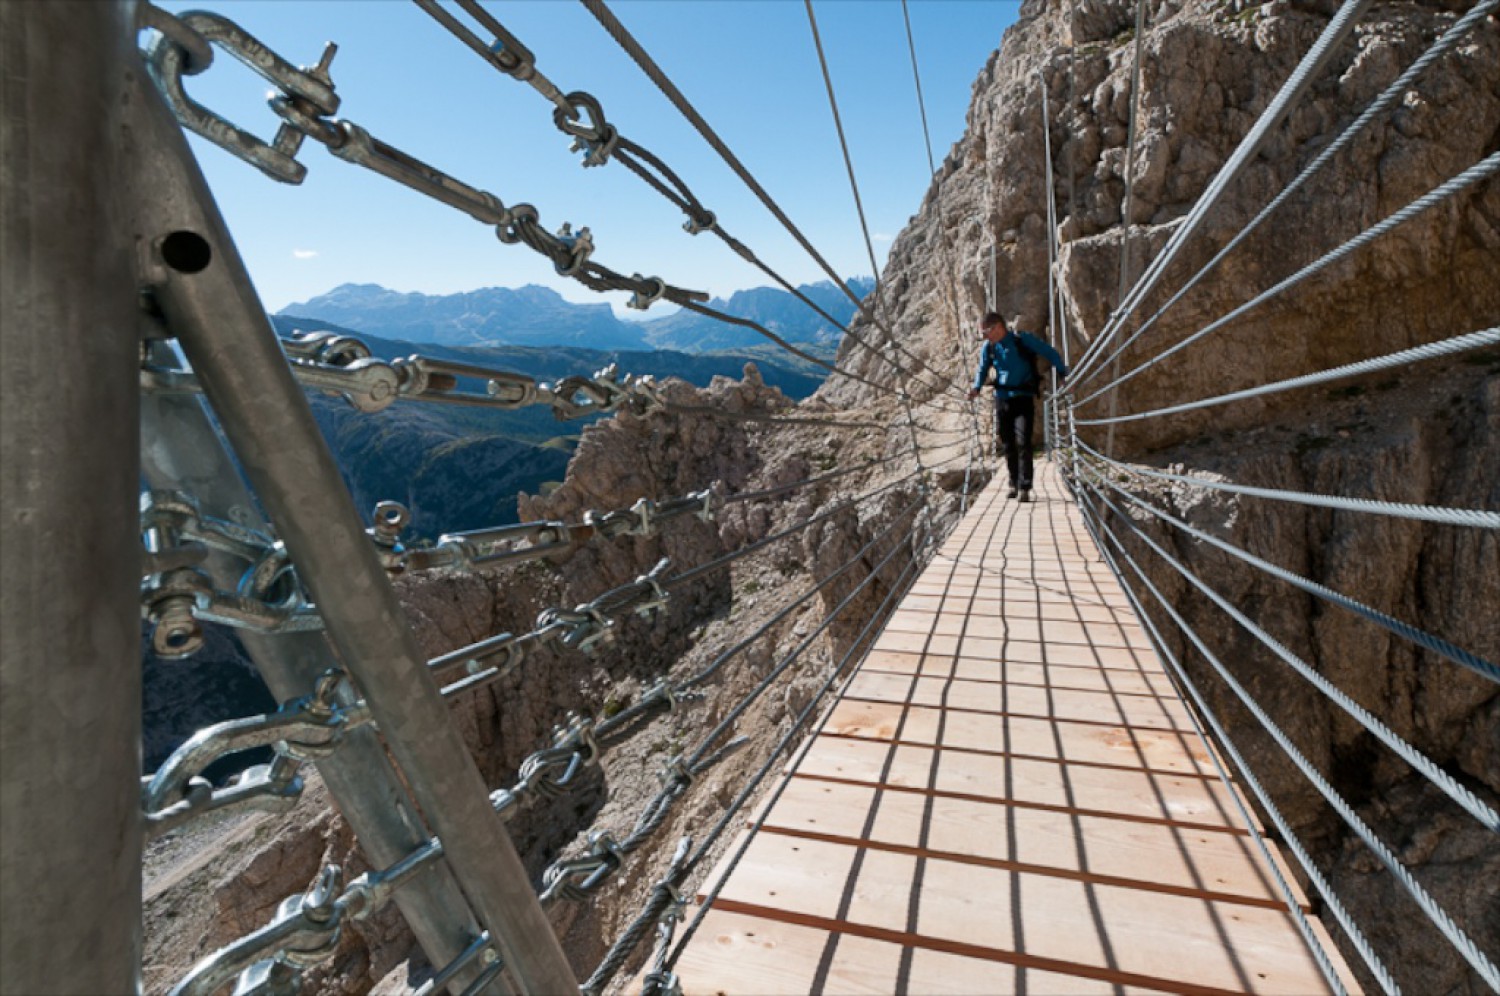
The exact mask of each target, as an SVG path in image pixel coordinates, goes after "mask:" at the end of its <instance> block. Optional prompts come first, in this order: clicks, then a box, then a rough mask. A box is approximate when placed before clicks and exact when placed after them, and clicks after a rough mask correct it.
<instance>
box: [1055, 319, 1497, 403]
mask: <svg viewBox="0 0 1500 996" xmlns="http://www.w3.org/2000/svg"><path fill="white" fill-rule="evenodd" d="M1497 343H1500V326H1496V327H1495V328H1489V329H1481V330H1479V331H1477V332H1468V333H1465V334H1463V335H1456V336H1453V337H1452V338H1450V339H1440V340H1438V341H1437V342H1429V343H1424V344H1423V345H1421V346H1413V347H1412V348H1411V349H1403V350H1400V351H1399V352H1395V353H1388V354H1386V355H1385V356H1376V357H1372V358H1370V359H1368V360H1360V361H1358V362H1355V363H1346V364H1344V365H1343V366H1339V367H1332V368H1330V369H1328V370H1320V371H1318V372H1317V373H1311V374H1305V375H1303V376H1301V377H1289V378H1287V379H1286V380H1279V381H1276V382H1275V383H1272V384H1263V385H1261V386H1260V387H1251V388H1247V389H1245V390H1243V391H1231V392H1230V393H1228V394H1220V395H1216V396H1215V397H1212V398H1204V399H1202V400H1200V401H1188V402H1184V403H1183V404H1180V405H1168V406H1167V407H1165V408H1153V409H1151V410H1150V411H1145V412H1132V413H1131V414H1129V415H1113V416H1110V417H1107V418H1081V419H1079V420H1078V424H1079V425H1103V424H1105V423H1108V424H1110V425H1113V424H1115V423H1116V422H1134V421H1139V420H1141V419H1147V418H1156V417H1158V416H1161V415H1176V414H1179V413H1181V412H1190V411H1197V410H1198V409H1200V408H1212V407H1214V406H1216V405H1226V404H1229V403H1230V402H1233V401H1245V400H1247V399H1249V398H1259V397H1264V396H1266V395H1269V394H1280V393H1281V392H1282V391H1294V390H1296V389H1298V388H1302V387H1312V386H1314V385H1316V384H1326V383H1328V382H1329V381H1334V380H1343V379H1344V378H1346V377H1358V376H1361V375H1362V374H1368V373H1375V372H1377V371H1380V370H1389V369H1391V368H1392V367H1404V366H1407V365H1408V364H1411V363H1419V362H1421V361H1422V360H1434V359H1437V358H1439V357H1443V356H1452V355H1453V354H1454V353H1463V352H1467V351H1468V350H1471V349H1482V348H1484V347H1485V346H1493V345H1495V344H1497Z"/></svg>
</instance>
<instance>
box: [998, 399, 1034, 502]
mask: <svg viewBox="0 0 1500 996" xmlns="http://www.w3.org/2000/svg"><path fill="white" fill-rule="evenodd" d="M1035 424H1036V398H1035V397H1034V396H1032V395H1030V394H1016V395H1012V396H1010V397H1008V398H1002V397H1001V396H1000V394H999V393H998V392H997V393H996V394H995V439H996V441H997V442H998V443H999V445H1000V447H1001V449H1003V450H1004V451H1005V469H1006V470H1008V471H1010V486H1011V487H1013V488H1022V489H1025V490H1028V491H1029V490H1030V489H1031V430H1032V426H1033V425H1035Z"/></svg>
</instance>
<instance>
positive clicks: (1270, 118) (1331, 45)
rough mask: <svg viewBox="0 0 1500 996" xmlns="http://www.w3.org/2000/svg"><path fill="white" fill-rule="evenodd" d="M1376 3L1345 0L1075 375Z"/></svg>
mask: <svg viewBox="0 0 1500 996" xmlns="http://www.w3.org/2000/svg"><path fill="white" fill-rule="evenodd" d="M1370 2H1371V0H1344V3H1343V5H1342V6H1341V7H1340V8H1339V10H1338V11H1337V13H1335V14H1334V16H1333V18H1332V19H1331V20H1330V21H1329V22H1328V24H1327V26H1326V27H1325V28H1324V29H1323V32H1322V33H1321V34H1320V35H1319V36H1318V40H1317V41H1316V42H1314V43H1313V46H1312V48H1310V49H1309V50H1308V52H1307V54H1306V55H1305V56H1303V58H1302V60H1301V61H1300V62H1299V63H1298V64H1297V66H1296V68H1295V69H1293V70H1292V73H1291V75H1290V76H1289V77H1287V79H1286V82H1285V83H1283V84H1282V86H1281V89H1280V90H1279V91H1277V93H1276V96H1275V97H1274V98H1272V100H1271V103H1270V104H1269V105H1268V106H1267V107H1266V109H1265V111H1263V112H1262V113H1261V115H1260V117H1259V118H1258V119H1256V122H1255V124H1254V125H1252V126H1251V128H1250V131H1249V132H1248V133H1247V134H1246V135H1245V137H1244V139H1242V140H1241V141H1240V144H1239V146H1238V147H1236V148H1235V150H1234V152H1232V153H1231V154H1230V156H1229V158H1228V159H1227V160H1226V161H1225V163H1224V165H1223V166H1222V167H1221V168H1220V169H1219V172H1218V173H1217V174H1215V176H1214V178H1213V180H1211V181H1210V182H1209V185H1208V187H1207V189H1205V190H1204V191H1203V193H1202V195H1200V196H1199V198H1198V200H1197V201H1196V202H1194V204H1193V207H1192V208H1191V209H1190V210H1189V212H1188V214H1187V216H1186V217H1185V218H1184V219H1183V222H1182V224H1181V225H1180V226H1179V227H1178V228H1177V230H1176V231H1175V232H1173V233H1172V236H1171V238H1169V239H1168V240H1167V244H1166V245H1165V246H1164V247H1162V251H1161V252H1160V253H1158V254H1157V256H1156V258H1155V259H1153V260H1152V261H1151V263H1150V265H1149V266H1147V268H1146V270H1145V272H1144V273H1142V274H1141V277H1140V279H1138V280H1137V281H1136V283H1135V286H1134V288H1132V290H1131V292H1130V294H1129V295H1127V297H1126V299H1125V300H1124V301H1122V302H1120V304H1119V306H1118V308H1117V309H1116V311H1115V313H1114V314H1113V315H1111V316H1110V320H1109V322H1108V323H1107V324H1106V326H1105V328H1104V331H1103V332H1101V333H1100V335H1099V337H1098V338H1097V339H1095V340H1094V342H1093V343H1092V344H1091V345H1090V347H1089V348H1088V349H1087V350H1086V351H1085V353H1084V355H1083V356H1082V357H1081V358H1080V359H1079V362H1078V366H1077V367H1076V368H1075V369H1074V375H1075V376H1077V375H1080V374H1082V373H1083V372H1084V371H1086V370H1087V369H1088V368H1089V367H1090V366H1091V365H1092V364H1093V363H1094V362H1096V361H1097V360H1098V359H1099V358H1100V356H1101V352H1102V350H1103V349H1104V348H1105V346H1106V345H1108V343H1109V342H1110V340H1111V339H1113V338H1114V336H1115V335H1117V334H1118V332H1119V329H1120V327H1121V326H1122V325H1123V324H1124V322H1125V319H1126V318H1127V317H1128V316H1129V315H1130V314H1131V313H1132V312H1133V311H1134V310H1135V309H1136V308H1137V307H1138V306H1139V305H1140V302H1141V301H1142V300H1143V299H1144V298H1145V296H1146V295H1147V294H1149V293H1150V292H1151V290H1152V288H1153V287H1155V286H1156V283H1157V282H1158V281H1159V280H1160V279H1161V275H1162V273H1163V272H1164V271H1165V270H1166V268H1167V266H1168V265H1170V264H1171V262H1172V260H1173V259H1175V258H1176V256H1177V254H1178V253H1179V252H1181V251H1182V246H1183V243H1185V242H1186V241H1187V239H1188V238H1189V236H1191V235H1192V234H1193V233H1194V232H1196V231H1197V229H1198V228H1199V226H1201V225H1202V224H1203V219H1204V218H1205V217H1206V216H1207V215H1208V212H1209V211H1210V210H1211V209H1212V208H1213V207H1214V205H1215V204H1216V203H1217V202H1218V199H1219V197H1220V196H1221V195H1222V194H1223V193H1224V190H1225V189H1226V188H1227V187H1228V186H1229V184H1230V183H1231V182H1232V181H1233V180H1234V179H1235V178H1236V177H1237V176H1238V175H1239V174H1240V172H1241V171H1242V170H1243V169H1244V168H1245V167H1246V166H1248V165H1249V164H1250V162H1251V160H1252V159H1253V158H1254V156H1255V155H1256V154H1257V153H1258V152H1259V150H1260V147H1261V145H1262V144H1263V143H1264V142H1265V141H1266V139H1267V138H1268V137H1269V136H1270V133H1271V130H1272V129H1273V128H1274V127H1275V126H1276V125H1277V124H1279V123H1280V122H1281V120H1282V119H1283V118H1284V117H1285V116H1286V114H1287V112H1288V111H1289V110H1290V109H1291V106H1292V105H1293V104H1294V103H1296V101H1298V100H1299V99H1301V97H1302V95H1303V94H1304V93H1305V92H1306V90H1307V88H1308V87H1309V86H1310V85H1311V83H1312V78H1313V76H1314V74H1316V73H1317V72H1318V71H1319V70H1320V69H1321V68H1322V67H1323V65H1324V64H1325V63H1326V62H1327V60H1328V59H1329V58H1330V57H1331V56H1332V54H1333V51H1334V49H1335V48H1336V47H1337V46H1338V44H1339V43H1340V42H1342V41H1343V40H1344V38H1345V37H1347V36H1348V34H1349V32H1351V31H1352V30H1353V29H1354V24H1355V22H1356V21H1357V20H1358V19H1359V18H1360V17H1361V16H1362V15H1363V14H1364V11H1365V9H1366V8H1367V7H1368V6H1369V5H1370Z"/></svg>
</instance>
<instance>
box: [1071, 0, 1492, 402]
mask: <svg viewBox="0 0 1500 996" xmlns="http://www.w3.org/2000/svg"><path fill="white" fill-rule="evenodd" d="M1497 6H1500V0H1480V2H1479V3H1476V4H1475V5H1474V6H1473V8H1471V9H1470V10H1469V12H1468V13H1467V14H1465V15H1464V16H1463V17H1462V18H1460V19H1459V20H1458V21H1457V22H1456V23H1455V24H1454V25H1453V26H1452V27H1450V28H1449V29H1448V30H1447V31H1446V32H1444V33H1443V35H1442V36H1441V37H1440V38H1439V39H1438V40H1437V41H1436V42H1434V43H1433V44H1432V46H1431V47H1430V48H1428V50H1427V51H1426V52H1424V53H1423V54H1422V55H1421V56H1420V57H1419V58H1418V59H1417V60H1416V61H1415V62H1413V63H1412V64H1411V65H1410V66H1409V67H1407V69H1406V71H1405V72H1403V73H1402V74H1401V75H1400V76H1398V77H1397V78H1396V80H1395V81H1394V82H1393V83H1391V85H1390V86H1388V87H1386V88H1385V90H1384V91H1382V92H1381V94H1380V95H1379V96H1378V97H1376V98H1375V99H1374V100H1373V101H1371V102H1370V105H1369V106H1368V107H1367V108H1365V110H1364V112H1363V113H1361V114H1360V115H1359V117H1358V118H1356V119H1355V120H1354V122H1353V123H1352V124H1350V125H1349V127H1348V128H1345V129H1344V131H1343V132H1341V133H1340V134H1339V136H1338V138H1336V139H1334V140H1333V141H1332V142H1331V143H1329V144H1328V146H1327V147H1325V148H1324V149H1323V150H1322V151H1321V152H1319V153H1318V154H1317V156H1316V157H1314V158H1313V161H1312V162H1310V163H1308V164H1307V166H1306V167H1305V168H1304V169H1303V170H1302V172H1300V173H1298V174H1297V176H1296V178H1294V179H1293V180H1292V181H1291V182H1290V183H1288V184H1287V185H1286V187H1285V188H1283V189H1282V191H1281V193H1279V194H1277V195H1276V197H1275V198H1274V199H1273V200H1272V201H1271V202H1270V203H1269V204H1267V205H1266V206H1265V207H1264V208H1262V209H1261V211H1260V213H1259V214H1257V215H1256V216H1255V217H1254V218H1253V219H1251V221H1250V223H1249V224H1247V225H1246V226H1245V227H1244V228H1242V229H1240V231H1239V232H1238V233H1237V234H1236V235H1235V236H1234V238H1232V239H1230V240H1229V242H1228V243H1227V244H1225V246H1224V248H1222V249H1220V250H1219V251H1218V252H1217V253H1215V254H1214V257H1213V258H1212V259H1210V260H1209V261H1208V262H1207V263H1205V264H1204V265H1203V268H1202V269H1200V270H1199V271H1198V272H1197V273H1196V274H1194V275H1193V277H1192V278H1191V279H1190V280H1188V281H1187V283H1185V284H1183V285H1182V287H1181V289H1179V290H1178V291H1177V292H1176V293H1175V294H1173V295H1172V297H1171V298H1170V299H1169V300H1168V301H1167V303H1166V304H1163V305H1162V306H1161V308H1159V309H1158V310H1157V311H1156V313H1155V314H1153V315H1152V316H1151V317H1150V318H1148V319H1146V321H1145V322H1143V323H1142V324H1141V327H1140V328H1138V329H1136V330H1135V331H1134V332H1133V333H1131V335H1130V337H1129V338H1128V339H1126V340H1125V341H1124V342H1123V343H1121V344H1120V346H1119V348H1118V349H1116V350H1115V351H1114V355H1116V356H1118V355H1120V354H1121V353H1123V352H1124V351H1125V350H1126V349H1128V348H1129V347H1130V345H1131V344H1132V343H1134V342H1135V341H1136V340H1137V339H1139V338H1140V337H1141V336H1142V335H1144V334H1145V333H1146V330H1147V329H1149V328H1151V326H1152V325H1154V324H1155V323H1156V320H1157V319H1159V318H1160V317H1161V316H1162V315H1164V314H1166V312H1167V310H1168V309H1170V308H1171V307H1172V306H1173V305H1174V304H1176V303H1177V302H1178V301H1179V300H1181V299H1182V298H1183V297H1184V296H1185V295H1186V294H1187V293H1188V291H1190V290H1192V289H1193V288H1194V287H1195V286H1197V284H1198V282H1199V281H1200V280H1202V279H1203V278H1204V277H1205V276H1207V275H1208V274H1209V273H1210V272H1212V271H1213V270H1214V269H1215V268H1216V267H1217V266H1218V265H1219V263H1220V262H1222V261H1223V259H1224V257H1225V256H1228V255H1229V254H1230V253H1231V252H1233V251H1234V249H1235V248H1236V247H1237V246H1239V244H1240V243H1241V242H1243V241H1244V240H1245V239H1247V238H1249V237H1250V234H1251V233H1252V232H1254V231H1255V230H1256V229H1257V228H1259V227H1260V224H1261V222H1263V221H1265V220H1266V219H1267V218H1268V217H1270V216H1271V214H1273V213H1274V212H1275V211H1276V209H1277V208H1279V207H1281V205H1282V204H1284V203H1286V201H1287V200H1288V199H1289V198H1290V197H1291V196H1292V194H1293V193H1295V192H1296V191H1297V190H1299V189H1300V188H1301V187H1302V185H1303V184H1304V183H1306V182H1307V181H1308V179H1309V178H1311V177H1312V176H1313V174H1315V173H1317V172H1318V171H1319V170H1321V169H1322V168H1323V167H1324V166H1326V165H1327V164H1328V163H1329V161H1331V160H1332V159H1333V157H1334V156H1335V155H1337V154H1338V153H1339V152H1341V151H1342V150H1343V149H1344V147H1345V146H1347V145H1348V144H1349V143H1350V142H1351V141H1353V140H1354V137H1355V136H1356V135H1358V134H1359V133H1360V132H1361V131H1363V130H1364V129H1365V127H1366V126H1368V125H1369V124H1370V122H1371V121H1373V120H1374V119H1375V117H1376V116H1377V115H1379V114H1380V113H1382V112H1384V111H1385V110H1387V109H1388V108H1390V106H1391V105H1392V104H1394V103H1395V102H1396V100H1397V99H1398V98H1400V96H1401V95H1402V94H1403V93H1405V92H1406V90H1407V89H1408V88H1410V87H1411V85H1412V83H1413V82H1415V80H1416V78H1417V77H1418V76H1420V75H1421V74H1422V73H1423V72H1424V71H1426V69H1427V67H1428V66H1430V65H1432V63H1434V62H1436V61H1437V60H1438V59H1439V58H1441V57H1442V56H1443V55H1444V54H1446V53H1447V51H1448V50H1449V49H1450V48H1452V47H1453V46H1454V45H1456V44H1457V43H1458V40H1459V39H1460V38H1462V37H1463V35H1464V34H1466V33H1467V32H1468V31H1469V29H1470V28H1472V27H1473V26H1474V25H1476V24H1478V23H1479V22H1480V21H1482V20H1484V18H1485V17H1487V16H1488V15H1489V14H1490V13H1491V12H1493V11H1494V10H1495V8H1496V7H1497ZM1099 369H1100V368H1095V370H1094V371H1093V372H1092V373H1089V374H1086V375H1085V376H1084V377H1083V378H1081V379H1080V380H1079V381H1078V384H1079V386H1082V385H1083V384H1084V383H1086V382H1087V381H1088V380H1090V379H1092V378H1093V377H1094V376H1095V375H1096V374H1097V373H1098V370H1099Z"/></svg>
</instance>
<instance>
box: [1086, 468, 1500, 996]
mask: <svg viewBox="0 0 1500 996" xmlns="http://www.w3.org/2000/svg"><path fill="white" fill-rule="evenodd" d="M1090 487H1093V486H1092V485H1090ZM1095 492H1096V494H1099V492H1098V491H1097V489H1095ZM1100 497H1101V499H1102V500H1103V502H1104V504H1106V505H1109V506H1110V507H1111V508H1114V506H1113V504H1112V503H1111V502H1109V500H1108V499H1104V498H1103V496H1102V494H1100ZM1115 512H1116V514H1118V513H1119V510H1118V509H1115ZM1096 514H1097V513H1096ZM1125 521H1127V522H1128V520H1125ZM1101 525H1102V523H1101ZM1131 525H1132V529H1134V528H1135V527H1134V525H1133V524H1131ZM1105 528H1106V529H1108V527H1107V526H1106V527H1105ZM1136 531H1137V532H1138V533H1139V531H1138V530H1136ZM1110 535H1111V536H1112V537H1114V533H1113V531H1112V530H1111V531H1110ZM1114 542H1115V545H1116V546H1117V547H1119V548H1120V549H1121V551H1122V554H1123V555H1124V556H1125V558H1126V560H1127V561H1128V562H1129V563H1130V564H1131V565H1132V567H1133V568H1134V570H1135V572H1136V574H1137V575H1138V576H1140V577H1141V578H1142V580H1143V581H1145V583H1146V584H1147V586H1148V587H1151V588H1152V589H1153V591H1154V590H1155V588H1154V586H1152V585H1151V583H1150V581H1149V580H1148V579H1146V577H1145V573H1144V572H1143V571H1142V570H1141V568H1140V567H1139V565H1137V564H1136V563H1135V561H1134V560H1133V559H1132V558H1131V557H1130V556H1129V554H1128V553H1123V550H1124V547H1123V545H1122V544H1121V543H1120V540H1119V538H1118V537H1114ZM1157 597H1158V599H1159V600H1160V601H1161V603H1162V605H1163V606H1164V607H1165V608H1166V609H1167V611H1168V612H1169V613H1170V614H1171V615H1172V616H1173V618H1174V619H1177V620H1181V617H1180V616H1178V615H1177V613H1176V611H1175V610H1174V609H1173V608H1172V607H1171V605H1170V604H1169V603H1168V602H1166V600H1165V599H1164V598H1163V597H1162V596H1161V594H1160V593H1159V592H1157ZM1179 625H1181V626H1183V632H1184V633H1185V634H1186V635H1187V636H1188V637H1189V639H1191V640H1192V641H1193V644H1194V645H1195V646H1196V647H1197V648H1198V650H1199V652H1200V653H1201V654H1203V656H1204V659H1205V660H1207V661H1208V662H1209V664H1210V665H1212V666H1213V668H1214V670H1215V671H1217V672H1218V674H1219V677H1220V678H1221V679H1222V680H1223V681H1224V682H1225V684H1227V685H1228V686H1229V688H1230V689H1231V690H1232V691H1233V692H1234V693H1235V695H1237V696H1238V697H1239V699H1240V701H1241V702H1242V703H1243V704H1244V705H1245V707H1246V708H1247V709H1248V710H1249V711H1250V713H1251V715H1253V716H1254V717H1255V719H1256V720H1257V721H1258V722H1259V723H1260V724H1261V726H1262V727H1263V728H1264V729H1265V731H1266V732H1267V733H1269V734H1270V735H1271V737H1272V739H1274V740H1275V741H1276V743H1277V745H1278V746H1279V747H1280V748H1281V749H1282V752H1283V753H1284V754H1285V755H1286V756H1287V757H1288V758H1289V759H1290V760H1291V761H1292V762H1293V763H1294V764H1296V766H1297V767H1298V769H1299V770H1301V772H1302V774H1303V775H1304V777H1306V778H1307V779H1308V781H1309V782H1311V783H1312V785H1313V787H1314V788H1316V789H1317V790H1318V792H1319V794H1321V795H1322V796H1323V798H1324V799H1325V800H1326V801H1327V802H1328V804H1329V805H1330V806H1332V807H1333V809H1334V811H1335V812H1337V813H1338V814H1339V816H1340V817H1342V818H1343V820H1344V822H1345V823H1346V824H1347V825H1348V826H1349V828H1350V829H1351V830H1353V831H1354V832H1355V834H1356V835H1358V836H1359V838H1360V839H1361V840H1362V841H1364V843H1365V845H1366V846H1367V847H1369V848H1370V850H1371V852H1373V853H1374V855H1375V857H1376V858H1377V859H1378V860H1379V861H1380V863H1381V864H1382V865H1384V866H1385V867H1386V869H1387V870H1388V871H1389V872H1391V874H1392V875H1394V876H1395V877H1396V880H1397V881H1398V882H1400V883H1401V885H1402V887H1404V888H1405V889H1406V891H1407V893H1408V894H1409V895H1410V896H1411V897H1412V899H1414V900H1415V901H1416V902H1417V904H1418V906H1420V907H1421V908H1422V910H1423V912H1424V913H1426V914H1427V916H1428V918H1429V919H1430V920H1431V921H1432V923H1433V924H1434V925H1435V926H1436V927H1437V928H1438V929H1439V930H1440V931H1442V933H1443V934H1444V935H1445V936H1446V937H1447V938H1448V940H1449V942H1450V943H1452V944H1453V946H1454V947H1455V948H1456V949H1457V950H1458V952H1459V953H1460V954H1461V955H1462V956H1463V957H1464V959H1465V960H1466V961H1468V962H1469V964H1470V965H1471V966H1472V967H1473V968H1474V969H1475V971H1477V972H1478V973H1479V974H1480V976H1481V977H1483V978H1484V979H1485V980H1486V981H1487V982H1488V983H1489V984H1490V985H1492V986H1494V987H1496V988H1500V971H1497V969H1496V968H1495V965H1494V964H1493V963H1492V962H1490V960H1489V959H1488V958H1487V957H1486V956H1485V955H1484V953H1483V952H1482V951H1481V950H1480V949H1479V946H1478V945H1477V944H1475V943H1474V941H1473V940H1472V939H1470V938H1469V936H1468V935H1467V934H1466V933H1464V931H1463V930H1462V929H1461V928H1460V927H1459V926H1458V925H1457V924H1455V923H1454V922H1453V920H1452V918H1451V917H1449V916H1448V914H1447V912H1446V911H1445V910H1444V909H1443V908H1442V907H1441V906H1439V905H1438V903H1437V902H1436V901H1435V900H1434V899H1433V898H1432V897H1431V896H1430V895H1428V894H1427V891H1426V890H1425V889H1423V888H1422V886H1421V884H1420V883H1419V882H1417V880H1416V878H1415V876H1413V875H1412V873H1411V872H1410V871H1409V870H1408V869H1407V868H1406V867H1405V866H1404V865H1402V864H1401V862H1400V861H1399V860H1398V859H1397V858H1396V856H1395V855H1394V854H1393V853H1392V852H1391V850H1390V849H1389V848H1388V847H1386V845H1385V843H1384V842H1383V841H1381V840H1380V838H1379V837H1377V836H1376V835H1375V832H1374V831H1373V830H1371V829H1370V827H1369V825H1368V824H1367V823H1365V822H1364V820H1362V819H1360V817H1359V815H1358V814H1357V813H1356V812H1355V811H1354V809H1353V807H1352V806H1350V805H1349V804H1348V803H1347V802H1346V801H1345V800H1344V799H1343V797H1342V796H1340V795H1339V794H1338V792H1337V791H1336V790H1335V789H1334V788H1333V786H1332V785H1330V784H1329V783H1328V780H1327V779H1326V778H1324V777H1323V774H1322V773H1321V772H1320V771H1318V769H1317V768H1316V767H1314V766H1313V764H1312V763H1311V762H1310V761H1308V760H1307V758H1306V757H1305V756H1303V754H1302V752H1301V751H1300V750H1298V749H1297V747H1296V745H1295V744H1293V743H1292V741H1291V738H1290V737H1288V736H1287V735H1286V733H1285V732H1283V731H1282V729H1281V728H1280V727H1279V726H1277V725H1276V723H1275V722H1274V721H1273V720H1272V719H1271V717H1270V716H1269V715H1267V714H1266V712H1265V710H1263V709H1262V708H1261V707H1260V705H1259V703H1257V702H1256V701H1255V699H1254V697H1253V696H1251V695H1250V694H1249V692H1247V691H1246V690H1245V688H1244V686H1242V685H1241V684H1240V683H1239V681H1238V680H1236V679H1235V677H1234V675H1233V674H1232V673H1230V671H1229V670H1228V668H1226V667H1225V666H1224V664H1223V663H1222V662H1221V661H1220V660H1219V658H1218V657H1217V656H1216V655H1215V654H1214V653H1213V652H1212V651H1210V650H1209V649H1208V647H1207V646H1206V645H1204V644H1203V643H1202V642H1201V640H1200V638H1199V637H1198V635H1197V633H1196V632H1195V631H1194V630H1193V629H1192V628H1191V627H1187V626H1186V624H1185V622H1179Z"/></svg>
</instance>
